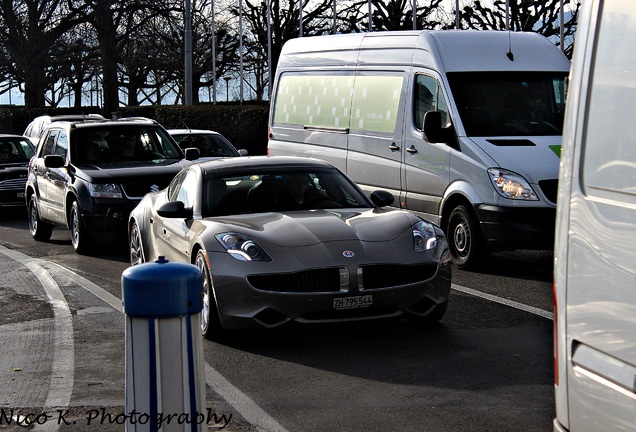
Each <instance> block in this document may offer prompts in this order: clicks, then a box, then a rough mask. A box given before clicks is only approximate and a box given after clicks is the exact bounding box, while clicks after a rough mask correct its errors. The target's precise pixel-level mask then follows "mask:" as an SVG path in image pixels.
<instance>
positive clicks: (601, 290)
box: [554, 0, 636, 432]
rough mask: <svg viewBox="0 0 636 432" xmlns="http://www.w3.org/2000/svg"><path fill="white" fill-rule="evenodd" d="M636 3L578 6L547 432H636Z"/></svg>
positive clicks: (605, 0) (616, 0)
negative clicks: (550, 428) (552, 408)
mask: <svg viewBox="0 0 636 432" xmlns="http://www.w3.org/2000/svg"><path fill="white" fill-rule="evenodd" d="M635 23H636V3H634V2H633V1H628V0H590V1H587V2H583V3H582V4H581V10H580V19H579V25H578V29H577V39H576V45H575V53H574V57H573V58H574V60H573V64H572V74H571V80H570V88H569V94H568V105H567V106H568V108H567V111H566V120H565V127H564V136H563V149H562V158H561V169H560V183H559V192H558V208H557V222H556V230H557V231H556V242H555V268H554V278H555V318H556V320H555V377H556V378H555V402H556V418H555V420H554V430H555V431H571V432H578V431H628V430H635V429H636V265H635V264H634V263H636V146H635V144H634V143H635V142H636V125H635V123H634V118H635V117H636V107H635V106H634V100H636V78H635V77H636V62H635V61H634V59H633V56H632V55H630V54H628V53H633V52H634V50H635V49H636V24H635Z"/></svg>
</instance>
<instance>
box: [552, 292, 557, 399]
mask: <svg viewBox="0 0 636 432" xmlns="http://www.w3.org/2000/svg"><path fill="white" fill-rule="evenodd" d="M552 305H553V307H554V321H552V323H553V324H552V325H553V337H554V384H555V385H557V386H558V385H559V320H558V319H557V318H558V315H557V294H556V282H552Z"/></svg>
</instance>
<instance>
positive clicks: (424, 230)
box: [413, 221, 437, 252]
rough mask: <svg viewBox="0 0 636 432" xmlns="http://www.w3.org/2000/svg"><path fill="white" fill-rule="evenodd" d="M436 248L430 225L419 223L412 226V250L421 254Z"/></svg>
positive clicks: (433, 233) (435, 237)
mask: <svg viewBox="0 0 636 432" xmlns="http://www.w3.org/2000/svg"><path fill="white" fill-rule="evenodd" d="M436 247H437V235H436V234H435V228H434V227H433V225H432V224H430V223H428V222H425V221H420V222H418V223H416V224H415V225H413V249H414V250H415V251H416V252H423V251H427V250H431V249H435V248H436Z"/></svg>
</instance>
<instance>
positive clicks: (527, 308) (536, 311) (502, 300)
mask: <svg viewBox="0 0 636 432" xmlns="http://www.w3.org/2000/svg"><path fill="white" fill-rule="evenodd" d="M451 288H452V289H454V290H455V291H460V292H463V293H466V294H470V295H472V296H475V297H481V298H483V299H486V300H490V301H492V302H495V303H500V304H502V305H506V306H510V307H513V308H515V309H519V310H522V311H524V312H530V313H531V314H535V315H539V316H541V317H543V318H547V319H549V320H554V314H553V313H552V312H548V311H545V310H543V309H539V308H536V307H532V306H528V305H525V304H523V303H519V302H516V301H513V300H508V299H505V298H502V297H497V296H495V295H492V294H487V293H484V292H481V291H477V290H474V289H472V288H466V287H463V286H461V285H455V284H451Z"/></svg>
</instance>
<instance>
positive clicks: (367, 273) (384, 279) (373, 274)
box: [358, 264, 437, 290]
mask: <svg viewBox="0 0 636 432" xmlns="http://www.w3.org/2000/svg"><path fill="white" fill-rule="evenodd" d="M436 272H437V264H417V265H400V264H374V265H367V266H361V267H360V268H359V269H358V279H359V280H360V281H361V282H360V289H365V290H369V289H378V288H389V287H393V286H400V285H409V284H413V283H420V282H424V281H427V280H429V279H431V278H432V277H433V276H435V273H436Z"/></svg>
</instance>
